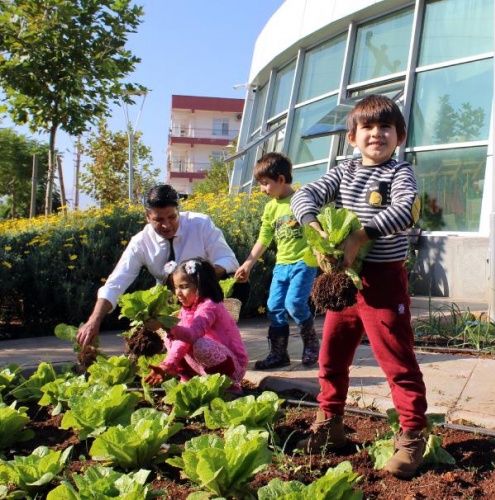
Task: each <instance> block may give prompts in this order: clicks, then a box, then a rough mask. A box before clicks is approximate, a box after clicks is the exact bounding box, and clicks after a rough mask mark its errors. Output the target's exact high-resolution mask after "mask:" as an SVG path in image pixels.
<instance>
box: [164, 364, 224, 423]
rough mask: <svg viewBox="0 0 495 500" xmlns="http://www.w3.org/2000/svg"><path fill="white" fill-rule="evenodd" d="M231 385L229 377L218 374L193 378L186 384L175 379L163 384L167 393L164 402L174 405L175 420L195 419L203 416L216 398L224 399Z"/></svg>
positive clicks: (173, 414)
mask: <svg viewBox="0 0 495 500" xmlns="http://www.w3.org/2000/svg"><path fill="white" fill-rule="evenodd" d="M231 384H232V381H231V380H230V378H229V377H227V376H226V375H220V374H218V373H215V374H213V375H205V376H204V377H199V376H197V377H193V378H192V379H191V380H188V381H187V382H185V383H182V382H179V381H178V380H177V379H175V378H173V379H170V380H167V381H165V382H164V383H163V384H162V387H163V388H164V389H165V392H166V395H165V397H164V398H163V402H164V403H165V404H169V405H173V408H172V413H171V415H172V416H173V417H174V418H193V417H196V416H198V415H201V414H202V413H203V411H204V409H205V408H207V407H208V404H209V403H210V402H211V401H213V400H214V399H215V398H218V397H222V396H223V395H224V393H225V389H227V387H229V386H230V385H231Z"/></svg>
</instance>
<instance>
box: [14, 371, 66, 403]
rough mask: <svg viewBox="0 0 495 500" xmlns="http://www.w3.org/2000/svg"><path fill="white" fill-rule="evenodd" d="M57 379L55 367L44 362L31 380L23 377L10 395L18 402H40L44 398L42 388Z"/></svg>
mask: <svg viewBox="0 0 495 500" xmlns="http://www.w3.org/2000/svg"><path fill="white" fill-rule="evenodd" d="M56 378H57V374H56V372H55V370H54V368H53V366H52V365H51V364H50V363H46V362H45V361H42V362H41V363H40V364H39V365H38V368H37V369H36V371H35V372H34V373H33V374H32V375H31V376H30V377H29V378H27V379H26V378H24V377H22V376H21V381H20V383H19V385H17V386H16V387H14V388H13V389H12V390H11V391H10V395H11V396H12V397H13V398H15V399H17V400H18V401H22V402H26V401H35V402H38V401H39V400H40V399H41V397H42V396H43V392H42V391H41V388H42V387H43V386H44V385H45V384H47V383H48V382H53V381H54V380H55V379H56Z"/></svg>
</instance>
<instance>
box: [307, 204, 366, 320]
mask: <svg viewBox="0 0 495 500" xmlns="http://www.w3.org/2000/svg"><path fill="white" fill-rule="evenodd" d="M317 219H318V221H319V223H320V225H321V227H322V229H323V230H324V231H325V233H326V234H327V235H328V238H323V237H322V236H321V235H320V233H319V232H318V231H317V230H316V229H314V228H313V227H312V226H306V227H305V234H306V238H307V241H308V249H307V250H306V253H305V254H304V261H305V262H306V264H308V265H309V266H316V265H319V266H320V267H321V268H322V270H323V274H321V275H320V276H318V277H317V278H316V279H315V281H314V283H313V287H312V290H311V298H312V299H313V303H314V305H315V306H316V309H317V310H320V311H325V310H330V311H342V310H343V309H344V308H345V307H349V306H353V305H354V304H355V303H356V295H357V290H358V289H359V290H360V289H362V283H361V279H360V277H359V271H360V270H361V264H362V258H363V257H364V255H366V253H367V252H368V251H369V249H370V248H371V245H372V242H368V243H366V244H364V245H361V247H360V249H359V251H358V254H357V256H356V258H355V260H354V262H353V263H352V266H351V267H349V268H345V269H344V268H343V267H342V260H343V255H344V254H343V251H342V250H340V249H339V248H338V246H339V245H340V243H342V241H343V240H344V239H345V238H347V236H348V235H349V234H351V233H352V232H354V231H356V230H357V229H359V228H360V227H361V223H360V222H359V219H358V217H357V215H356V214H355V213H354V212H353V211H352V210H349V209H347V208H335V206H334V205H328V206H326V207H325V208H324V209H323V210H322V212H321V213H320V214H318V216H317ZM315 253H316V254H319V255H320V256H321V258H320V259H318V258H317V257H316V255H315Z"/></svg>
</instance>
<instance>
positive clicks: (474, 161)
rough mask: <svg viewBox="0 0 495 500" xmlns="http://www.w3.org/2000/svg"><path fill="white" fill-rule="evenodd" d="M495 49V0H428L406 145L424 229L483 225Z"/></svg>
mask: <svg viewBox="0 0 495 500" xmlns="http://www.w3.org/2000/svg"><path fill="white" fill-rule="evenodd" d="M492 51H493V0H443V1H440V2H439V1H428V2H426V5H425V12H424V22H423V28H422V33H421V40H420V48H419V56H418V65H417V66H418V67H417V70H416V73H417V74H416V78H415V86H414V96H413V100H412V107H411V114H410V121H409V137H408V140H407V149H406V151H407V153H406V159H407V160H408V161H409V162H411V163H413V164H414V165H415V166H416V175H417V178H418V183H419V188H420V190H421V197H422V200H423V204H422V214H421V223H422V226H423V228H424V229H427V230H432V231H435V230H449V231H478V229H479V223H480V217H481V201H482V198H483V188H484V181H485V174H486V172H485V170H486V168H485V165H486V156H487V148H488V136H489V129H490V118H491V106H492V98H493V53H492Z"/></svg>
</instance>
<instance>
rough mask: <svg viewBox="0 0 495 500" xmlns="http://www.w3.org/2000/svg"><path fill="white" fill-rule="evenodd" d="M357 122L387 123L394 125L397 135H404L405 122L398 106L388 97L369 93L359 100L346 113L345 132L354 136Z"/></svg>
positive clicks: (399, 136)
mask: <svg viewBox="0 0 495 500" xmlns="http://www.w3.org/2000/svg"><path fill="white" fill-rule="evenodd" d="M358 123H388V124H390V125H395V129H396V131H397V137H398V138H399V139H404V137H405V136H406V122H405V120H404V115H403V114H402V113H401V110H400V109H399V106H397V104H396V103H395V102H394V101H393V100H392V99H390V97H387V96H384V95H380V94H371V95H369V96H366V97H365V98H364V99H363V100H361V101H359V102H358V103H357V104H356V106H355V107H354V108H353V109H352V110H351V112H350V113H349V114H348V115H347V132H348V133H349V134H350V135H351V136H352V137H355V136H356V129H357V126H358Z"/></svg>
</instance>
